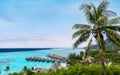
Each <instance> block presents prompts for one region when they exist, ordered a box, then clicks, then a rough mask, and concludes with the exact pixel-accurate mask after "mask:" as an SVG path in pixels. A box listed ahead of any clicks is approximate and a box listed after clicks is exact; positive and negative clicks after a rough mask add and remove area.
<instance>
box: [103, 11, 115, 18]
mask: <svg viewBox="0 0 120 75" xmlns="http://www.w3.org/2000/svg"><path fill="white" fill-rule="evenodd" d="M102 14H104V15H105V16H107V17H111V16H117V14H116V13H115V12H113V11H111V10H105V11H103V13H102Z"/></svg>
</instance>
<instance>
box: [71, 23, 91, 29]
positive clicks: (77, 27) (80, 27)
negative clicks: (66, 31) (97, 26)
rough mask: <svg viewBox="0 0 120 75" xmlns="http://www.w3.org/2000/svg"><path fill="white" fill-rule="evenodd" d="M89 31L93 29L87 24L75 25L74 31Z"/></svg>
mask: <svg viewBox="0 0 120 75" xmlns="http://www.w3.org/2000/svg"><path fill="white" fill-rule="evenodd" d="M83 28H85V29H87V28H91V26H90V25H87V24H75V25H73V27H72V29H83Z"/></svg>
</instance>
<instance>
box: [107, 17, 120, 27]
mask: <svg viewBox="0 0 120 75" xmlns="http://www.w3.org/2000/svg"><path fill="white" fill-rule="evenodd" d="M118 23H120V17H116V18H113V19H110V20H108V24H109V25H112V24H113V25H114V24H118Z"/></svg>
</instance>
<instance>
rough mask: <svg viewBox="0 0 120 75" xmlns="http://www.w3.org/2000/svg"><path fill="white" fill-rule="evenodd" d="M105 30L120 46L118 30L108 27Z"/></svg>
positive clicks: (109, 37) (110, 38)
mask: <svg viewBox="0 0 120 75" xmlns="http://www.w3.org/2000/svg"><path fill="white" fill-rule="evenodd" d="M105 32H106V35H107V37H108V39H109V40H111V41H112V42H113V43H114V44H116V45H117V46H120V35H119V34H118V33H117V32H115V31H114V30H111V29H108V28H106V29H105Z"/></svg>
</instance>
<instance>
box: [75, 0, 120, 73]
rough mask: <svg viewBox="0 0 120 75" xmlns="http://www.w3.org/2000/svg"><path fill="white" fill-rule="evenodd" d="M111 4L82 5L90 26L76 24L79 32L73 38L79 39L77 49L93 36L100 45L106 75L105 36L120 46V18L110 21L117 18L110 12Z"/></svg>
mask: <svg viewBox="0 0 120 75" xmlns="http://www.w3.org/2000/svg"><path fill="white" fill-rule="evenodd" d="M108 5H109V2H108V1H106V0H103V1H102V2H101V3H100V4H99V5H98V7H95V6H94V5H93V4H82V5H81V6H80V10H83V12H84V13H85V16H86V18H87V21H88V24H75V25H74V26H73V29H76V30H77V31H76V32H75V33H74V34H73V38H77V40H76V42H75V43H74V44H73V47H74V48H77V47H78V45H79V44H81V43H82V42H84V41H87V40H89V39H91V36H92V37H94V38H95V39H96V41H97V42H98V45H99V55H100V59H101V64H102V67H103V72H104V75H107V73H106V67H105V47H104V36H106V37H107V38H108V39H109V40H111V41H112V42H113V43H114V44H116V45H117V46H120V35H119V33H118V32H119V31H120V26H119V25H117V24H118V23H120V17H115V18H113V19H109V18H110V17H112V16H116V13H115V12H113V11H111V10H108V9H107V6H108Z"/></svg>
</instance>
